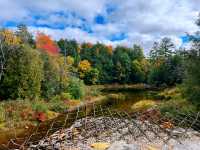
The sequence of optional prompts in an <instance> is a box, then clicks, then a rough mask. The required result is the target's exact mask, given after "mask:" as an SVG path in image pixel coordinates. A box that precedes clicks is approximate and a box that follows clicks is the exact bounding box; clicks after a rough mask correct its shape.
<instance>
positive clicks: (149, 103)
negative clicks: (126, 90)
mask: <svg viewBox="0 0 200 150" xmlns="http://www.w3.org/2000/svg"><path fill="white" fill-rule="evenodd" d="M155 105H156V103H155V102H154V101H153V100H141V101H139V102H136V103H135V104H134V105H133V106H132V107H131V108H132V109H133V110H134V111H141V110H145V109H148V108H151V107H154V106H155Z"/></svg>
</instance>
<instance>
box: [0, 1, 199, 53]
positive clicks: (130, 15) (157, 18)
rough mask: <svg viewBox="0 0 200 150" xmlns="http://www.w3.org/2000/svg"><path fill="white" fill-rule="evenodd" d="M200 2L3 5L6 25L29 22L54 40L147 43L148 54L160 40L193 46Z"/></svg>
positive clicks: (1, 19) (0, 18)
mask: <svg viewBox="0 0 200 150" xmlns="http://www.w3.org/2000/svg"><path fill="white" fill-rule="evenodd" d="M199 10H200V0H173V1H172V0H165V1H162V0H148V2H147V1H146V0H123V1H121V0H84V1H83V0H0V26H1V27H9V28H12V29H15V27H16V25H17V24H19V23H24V24H26V25H27V26H28V28H29V30H30V31H31V32H32V33H33V34H34V33H36V32H37V31H38V30H39V31H42V32H45V33H46V34H49V35H50V36H52V38H54V39H56V40H57V39H59V38H68V39H76V40H78V41H79V42H92V43H95V42H97V41H99V42H102V43H105V44H111V45H113V46H116V45H119V44H120V45H126V46H130V47H131V46H132V45H133V44H141V45H142V46H143V47H144V50H145V53H148V51H149V49H150V48H151V46H152V43H153V42H154V41H157V40H159V39H161V38H162V37H165V36H168V37H171V38H172V40H173V41H174V43H176V44H177V46H182V45H184V44H186V43H187V37H186V36H185V35H186V34H185V33H186V32H188V33H191V32H194V31H196V30H198V28H197V26H196V25H195V24H194V22H195V20H196V18H197V15H198V11H199Z"/></svg>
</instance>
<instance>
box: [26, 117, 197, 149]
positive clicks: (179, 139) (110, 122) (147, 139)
mask: <svg viewBox="0 0 200 150" xmlns="http://www.w3.org/2000/svg"><path fill="white" fill-rule="evenodd" d="M98 143H104V144H99V145H101V147H98V146H97V145H98ZM40 149H41V150H42V149H45V150H94V149H96V150H103V149H108V150H142V149H144V150H146V149H147V150H148V149H149V150H151V149H156V150H157V149H163V150H168V149H174V150H198V149H200V133H199V132H196V131H194V130H192V129H183V128H179V127H173V129H171V128H168V129H166V128H163V127H162V126H161V125H158V124H152V123H150V122H149V121H139V120H136V119H135V120H134V119H132V120H128V119H125V118H111V117H98V118H92V117H86V118H83V119H80V120H77V121H75V122H74V124H73V125H72V126H71V127H70V128H68V129H63V130H59V131H57V132H55V133H54V134H52V135H51V136H49V137H48V138H45V139H42V140H40V141H39V143H38V144H37V145H31V146H30V147H29V150H40Z"/></svg>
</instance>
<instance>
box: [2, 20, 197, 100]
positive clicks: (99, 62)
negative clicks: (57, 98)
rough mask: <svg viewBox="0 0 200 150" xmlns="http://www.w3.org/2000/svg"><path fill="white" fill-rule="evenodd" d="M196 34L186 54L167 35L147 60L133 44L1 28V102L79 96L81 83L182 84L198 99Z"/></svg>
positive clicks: (155, 46)
mask: <svg viewBox="0 0 200 150" xmlns="http://www.w3.org/2000/svg"><path fill="white" fill-rule="evenodd" d="M199 22H200V21H197V25H199V26H200V23H199ZM199 35H200V34H199V32H197V33H195V35H188V36H189V37H190V40H191V43H192V46H191V48H190V50H185V49H181V48H179V49H177V48H176V45H175V44H174V43H173V42H172V40H171V39H170V38H168V37H165V38H163V39H161V40H160V42H155V43H154V44H153V46H152V48H151V50H150V54H149V56H148V57H145V56H144V52H143V48H142V47H141V46H140V45H136V44H134V45H133V46H132V47H126V46H120V45H119V46H117V47H115V48H114V47H112V46H110V45H105V44H102V43H99V42H98V43H96V44H92V43H81V44H80V43H78V42H77V41H76V40H69V39H60V40H58V41H53V40H52V39H51V38H50V37H49V36H48V35H45V34H44V33H38V34H37V35H36V37H35V38H33V35H32V34H31V33H30V32H29V31H28V29H27V27H26V26H25V25H19V26H18V28H17V30H16V31H11V30H9V29H5V28H4V29H1V30H0V62H1V66H0V98H1V99H8V98H12V99H16V98H31V99H34V98H36V97H44V98H46V99H48V98H49V97H51V96H53V95H56V94H60V93H62V92H65V91H71V93H73V94H72V95H73V96H74V97H81V96H82V95H83V93H82V92H81V90H79V89H78V88H79V87H83V86H84V84H87V85H94V84H113V83H119V84H134V83H146V84H151V85H155V86H173V85H176V84H181V83H183V82H184V85H185V91H186V92H185V93H188V94H187V95H188V96H189V97H192V99H197V98H199V97H200V94H199V93H200V78H199V75H200V73H199V69H198V65H196V64H198V63H199V60H200V59H199V58H200V56H199V50H200V40H199V38H197V37H199ZM80 85H81V86H80ZM72 89H73V90H74V91H73V90H72ZM77 95H80V96H77ZM195 101H197V100H195Z"/></svg>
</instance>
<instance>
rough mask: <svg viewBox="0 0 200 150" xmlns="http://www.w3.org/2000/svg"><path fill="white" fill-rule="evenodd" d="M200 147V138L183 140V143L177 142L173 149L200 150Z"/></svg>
mask: <svg viewBox="0 0 200 150" xmlns="http://www.w3.org/2000/svg"><path fill="white" fill-rule="evenodd" d="M199 149H200V140H196V141H191V140H186V141H182V143H181V144H176V145H174V148H173V150H199Z"/></svg>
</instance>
